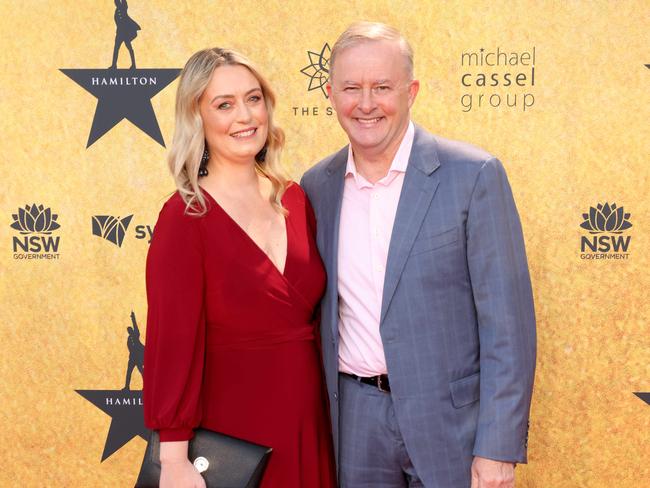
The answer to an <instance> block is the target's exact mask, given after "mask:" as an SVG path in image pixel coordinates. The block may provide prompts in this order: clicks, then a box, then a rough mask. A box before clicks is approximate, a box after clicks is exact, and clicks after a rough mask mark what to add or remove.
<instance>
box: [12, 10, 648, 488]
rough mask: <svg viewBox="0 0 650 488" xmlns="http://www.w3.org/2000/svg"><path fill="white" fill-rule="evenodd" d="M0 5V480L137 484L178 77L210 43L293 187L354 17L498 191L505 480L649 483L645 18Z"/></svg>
mask: <svg viewBox="0 0 650 488" xmlns="http://www.w3.org/2000/svg"><path fill="white" fill-rule="evenodd" d="M4 6H5V7H6V8H5V9H4V15H2V17H1V18H0V26H1V27H0V32H2V34H0V36H1V38H2V54H3V56H2V72H1V73H0V77H1V79H2V89H1V90H2V91H1V92H0V107H1V109H2V114H3V115H2V118H1V120H0V124H1V126H2V130H1V131H0V138H1V140H2V165H1V167H0V168H1V169H0V176H1V178H2V181H4V182H5V188H4V191H2V192H0V273H1V275H2V280H1V285H0V291H1V298H2V307H1V308H0V321H1V324H2V325H1V328H0V344H1V345H2V346H1V347H2V361H1V362H0V371H1V376H0V389H1V390H0V391H1V394H2V396H1V397H0V398H1V407H0V413H1V416H0V422H1V424H0V427H1V429H2V434H3V435H2V437H3V440H2V442H0V446H1V447H0V456H1V458H2V461H3V462H2V465H3V468H2V469H1V470H0V486H21V487H25V486H29V487H41V486H57V487H59V486H66V487H68V486H69V487H77V486H78V487H94V486H97V487H105V486H132V485H133V483H134V481H135V478H136V474H137V472H138V469H139V466H140V463H141V460H142V456H143V452H144V448H145V444H146V443H145V440H144V439H145V438H146V437H147V430H146V429H145V427H144V425H143V415H142V367H143V352H144V348H145V347H146V344H144V342H145V341H144V338H145V327H146V323H145V317H146V297H145V282H144V265H145V258H146V254H147V249H148V246H149V242H150V240H151V236H152V234H153V232H154V225H155V222H156V218H157V215H158V211H159V210H160V207H161V205H162V203H163V202H164V201H165V200H166V199H167V198H168V196H169V195H170V194H171V192H173V191H174V185H173V182H172V179H171V177H170V176H169V174H168V171H167V168H166V162H165V158H166V154H167V148H168V147H169V144H170V142H171V138H172V134H173V110H174V96H175V91H176V87H177V84H178V76H179V72H180V69H181V68H182V66H183V65H184V63H185V61H186V60H187V59H188V58H189V56H190V55H191V54H192V53H194V52H195V51H197V50H198V49H201V48H205V47H213V46H222V47H232V48H235V49H237V50H239V51H241V52H243V53H244V54H246V55H247V56H249V57H250V58H251V59H252V60H253V61H254V62H256V63H257V64H258V65H259V66H260V69H261V71H262V72H263V73H264V74H265V75H266V76H267V77H268V78H269V79H270V81H271V82H272V84H273V86H274V88H275V89H276V90H277V93H278V100H279V101H278V107H277V111H276V114H277V120H278V122H279V124H280V125H281V126H282V127H283V128H284V129H285V131H286V134H287V146H286V151H285V153H284V158H283V160H284V163H285V166H286V169H287V172H288V173H289V174H290V175H291V177H292V178H293V179H295V180H299V179H300V177H301V175H302V173H303V172H304V171H305V170H306V169H308V168H309V167H310V166H311V165H313V164H314V163H315V162H317V161H318V160H320V159H321V158H323V157H325V156H326V155H328V154H330V153H331V152H333V151H335V150H337V149H338V148H339V147H341V146H343V145H344V144H345V143H346V138H345V134H344V133H343V131H342V130H341V129H340V127H339V126H338V123H337V120H336V115H335V114H334V113H333V111H332V108H331V107H330V104H329V101H328V99H327V93H326V91H325V84H326V82H327V80H328V66H329V56H330V48H331V46H332V45H333V43H334V41H335V40H336V38H337V36H338V35H339V33H340V32H341V31H342V30H343V29H344V28H345V27H346V26H347V25H348V24H349V23H351V22H353V21H356V20H362V19H365V20H376V21H381V22H386V23H389V24H391V25H394V26H395V27H397V28H398V29H399V30H401V31H402V32H403V33H404V34H405V36H406V37H407V38H408V39H409V40H410V42H411V43H412V45H413V48H414V51H415V71H416V77H417V78H418V79H419V80H420V82H421V89H420V93H419V95H418V98H417V100H416V103H415V106H414V109H413V120H414V121H416V122H417V123H419V124H420V125H422V126H424V127H425V128H427V129H429V130H430V131H431V132H433V133H436V134H440V135H443V136H445V137H449V138H454V139H460V140H464V141H468V142H471V143H473V144H475V145H477V146H480V147H482V148H485V149H486V150H488V151H489V152H491V153H492V154H494V155H496V156H498V157H499V158H500V159H501V160H502V161H503V162H504V165H505V167H506V170H507V172H508V175H509V178H510V182H511V185H512V187H513V191H514V195H515V198H516V201H517V205H518V207H519V211H520V214H521V218H522V223H523V228H524V233H525V238H526V245H527V250H528V259H529V264H530V270H531V276H532V281H533V288H534V294H535V303H536V311H537V321H538V363H537V374H536V381H535V392H534V397H533V405H532V415H531V426H530V437H529V464H528V465H526V466H521V467H518V468H517V470H516V474H517V486H519V487H528V488H533V487H538V488H561V487H567V488H569V487H571V488H573V487H614V486H615V487H618V488H621V487H630V488H637V487H640V486H646V485H647V483H648V480H650V464H649V463H648V452H649V449H650V443H649V436H648V432H649V428H650V407H649V406H648V402H650V362H649V355H650V354H649V345H650V334H649V331H648V323H649V321H650V305H649V304H648V298H647V295H648V290H649V289H650V275H649V273H648V268H649V266H650V259H649V258H650V242H649V240H650V202H649V200H648V198H647V194H648V191H649V190H650V168H649V167H648V163H649V162H650V161H649V158H648V156H649V154H650V130H649V127H650V125H649V124H648V121H649V120H650V110H649V103H648V101H649V97H648V93H649V91H650V69H649V67H650V49H649V47H650V42H649V41H650V34H649V33H648V18H650V17H649V13H650V12H649V11H650V6H649V5H648V3H647V2H645V1H642V0H639V1H611V2H586V1H584V2H582V1H570V2H569V1H567V2H555V1H542V2H538V1H532V0H531V1H517V2H514V1H489V2H488V1H485V2H478V1H456V2H443V1H424V0H415V1H413V2H410V3H401V2H387V1H368V2H346V1H340V0H330V1H327V2H323V1H318V0H301V1H299V2H298V1H296V2H293V1H289V2H272V1H269V2H260V1H238V2H233V1H224V0H215V1H205V0H203V1H201V0H187V1H184V2H177V1H174V0H166V1H157V2H151V1H144V0H129V1H128V5H127V2H126V1H125V0H115V1H113V0H101V1H100V0H78V1H72V0H58V1H45V0H41V1H38V0H26V1H24V2H19V3H17V4H16V3H12V4H11V5H9V4H8V2H4ZM127 7H128V10H127ZM118 24H120V25H122V26H127V27H128V28H127V29H126V30H125V29H124V28H122V29H121V30H119V31H118V30H117V29H116V25H118ZM125 32H127V33H130V34H131V35H130V36H129V35H125V34H124V33H125ZM133 35H135V37H133ZM306 488H308V487H306ZM441 488H442V487H441ZM444 488H447V487H444ZM454 488H455V487H454Z"/></svg>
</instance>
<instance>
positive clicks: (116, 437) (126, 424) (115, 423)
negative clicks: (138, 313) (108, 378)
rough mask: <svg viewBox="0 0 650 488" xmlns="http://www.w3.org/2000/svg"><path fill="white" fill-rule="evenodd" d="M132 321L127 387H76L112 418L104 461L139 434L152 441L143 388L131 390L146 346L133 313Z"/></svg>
mask: <svg viewBox="0 0 650 488" xmlns="http://www.w3.org/2000/svg"><path fill="white" fill-rule="evenodd" d="M131 324H132V325H133V327H127V331H128V333H129V337H128V339H127V341H126V344H127V347H128V350H129V363H128V366H127V369H126V378H125V384H124V388H122V389H121V390H75V391H76V392H77V393H79V395H81V396H82V397H84V398H85V399H86V400H88V401H89V402H90V403H92V404H93V405H95V406H96V407H97V408H99V409H100V410H101V411H103V412H104V413H105V414H107V415H108V416H110V417H111V425H110V427H109V429H108V435H107V437H106V442H105V443H104V452H103V453H102V462H103V461H104V460H106V459H108V458H109V457H110V456H111V455H112V454H114V453H115V452H116V451H118V450H119V449H121V448H122V447H123V446H124V445H125V444H126V443H127V442H129V441H130V440H131V439H133V438H134V437H135V436H138V435H139V436H140V437H142V439H144V440H145V441H147V440H149V436H150V431H149V430H148V429H147V428H146V427H145V426H144V410H143V408H142V390H131V374H132V373H133V370H134V369H136V368H137V369H138V371H139V372H140V374H142V373H143V370H144V369H143V368H144V345H143V344H142V342H141V341H140V329H139V328H138V324H137V322H136V320H135V313H133V311H132V312H131Z"/></svg>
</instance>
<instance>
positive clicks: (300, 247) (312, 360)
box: [144, 49, 335, 488]
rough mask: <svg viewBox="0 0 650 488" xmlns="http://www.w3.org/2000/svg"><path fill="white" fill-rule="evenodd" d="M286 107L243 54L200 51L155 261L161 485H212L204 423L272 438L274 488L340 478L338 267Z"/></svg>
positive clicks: (184, 84)
mask: <svg viewBox="0 0 650 488" xmlns="http://www.w3.org/2000/svg"><path fill="white" fill-rule="evenodd" d="M274 106H275V98H274V94H273V92H272V91H271V88H270V87H269V85H268V83H267V82H266V80H265V79H264V78H263V77H262V76H261V75H260V73H259V72H258V71H257V70H256V69H255V68H254V67H253V66H252V65H251V64H250V62H249V61H248V60H247V59H246V58H244V57H243V56H242V55H240V54H238V53H236V52H233V51H229V50H225V49H207V50H203V51H200V52H198V53H196V54H194V55H193V56H192V57H191V58H190V60H189V61H188V62H187V64H186V66H185V68H184V69H183V72H182V74H181V78H180V84H179V87H178V93H177V98H176V131H175V134H174V141H173V146H172V148H171V152H170V156H169V165H170V168H171V171H172V173H173V175H174V178H175V180H176V186H177V187H178V192H176V193H175V194H174V195H173V196H172V197H171V198H170V199H169V200H168V201H167V202H166V203H165V205H164V206H163V208H162V210H161V211H160V215H159V217H158V223H157V224H156V228H155V231H154V236H153V239H152V242H151V247H150V249H149V255H148V257H147V300H148V304H149V312H148V316H147V338H146V347H145V368H144V412H145V424H146V425H147V427H149V428H151V429H156V430H158V431H159V433H160V440H161V452H160V458H161V464H162V474H161V484H160V486H161V487H165V486H182V487H185V486H204V485H203V479H202V478H201V476H200V475H199V474H198V472H197V470H196V469H195V468H194V466H193V465H192V464H191V463H190V462H189V460H188V459H187V444H188V443H187V441H188V439H190V438H191V437H192V435H193V430H192V429H193V428H195V427H197V426H199V425H200V426H202V427H204V428H207V429H211V430H214V431H217V432H221V433H224V434H228V435H231V436H233V437H238V438H240V439H244V440H248V441H251V442H255V443H258V444H262V445H265V446H269V447H272V448H273V453H272V454H271V458H270V461H269V464H268V466H267V468H266V472H265V474H264V479H263V482H262V487H263V488H275V487H278V488H292V487H295V488H299V487H300V488H311V487H314V488H318V487H327V488H329V487H332V486H335V476H334V469H333V461H332V459H333V456H332V445H331V434H330V431H329V420H328V418H327V413H326V408H327V404H326V398H325V396H324V394H323V383H322V370H321V366H320V356H319V351H318V346H317V340H316V337H317V334H318V331H317V330H316V321H315V313H314V311H315V308H316V307H317V304H318V302H319V300H320V298H321V295H322V293H323V291H324V286H325V272H324V269H323V266H322V263H321V260H320V257H319V255H318V251H317V248H316V243H315V242H314V225H315V224H314V215H313V212H312V210H311V207H310V205H309V202H308V201H307V199H306V197H305V195H304V193H303V191H302V189H301V188H300V187H299V186H298V185H296V184H293V183H291V182H288V181H287V180H286V179H285V178H283V177H282V176H281V172H280V170H279V153H280V150H281V148H282V146H283V143H284V135H283V132H282V131H281V129H280V128H278V127H277V126H275V125H274V123H273V108H274Z"/></svg>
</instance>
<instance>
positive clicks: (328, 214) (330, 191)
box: [323, 146, 348, 341]
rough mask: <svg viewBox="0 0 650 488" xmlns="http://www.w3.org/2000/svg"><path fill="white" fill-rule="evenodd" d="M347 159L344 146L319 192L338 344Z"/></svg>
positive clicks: (332, 162)
mask: <svg viewBox="0 0 650 488" xmlns="http://www.w3.org/2000/svg"><path fill="white" fill-rule="evenodd" d="M347 160H348V146H346V147H344V148H343V149H341V150H340V151H339V152H338V153H337V154H336V155H335V156H334V158H333V159H332V161H331V162H330V164H329V165H328V166H327V168H326V170H325V180H324V187H325V188H324V189H323V193H324V194H325V201H324V209H325V210H324V212H325V219H324V222H325V229H323V236H324V242H323V249H324V250H325V255H324V256H323V260H324V262H325V267H326V268H327V277H328V279H327V288H328V290H327V291H328V295H329V296H330V297H331V300H330V301H329V304H328V306H329V312H330V317H331V321H330V322H331V323H330V326H331V328H332V337H334V339H335V340H336V341H338V336H339V334H338V317H339V313H338V254H339V252H338V248H339V223H340V222H341V203H342V201H343V183H344V177H345V167H346V163H347Z"/></svg>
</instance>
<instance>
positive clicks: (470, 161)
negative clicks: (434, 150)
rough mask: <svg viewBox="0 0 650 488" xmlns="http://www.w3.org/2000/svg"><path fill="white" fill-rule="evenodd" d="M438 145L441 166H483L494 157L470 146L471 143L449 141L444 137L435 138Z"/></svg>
mask: <svg viewBox="0 0 650 488" xmlns="http://www.w3.org/2000/svg"><path fill="white" fill-rule="evenodd" d="M433 137H434V138H435V140H436V143H437V145H438V158H439V159H440V163H441V164H445V163H446V164H455V165H458V164H466V165H470V166H476V165H478V166H482V165H483V164H484V163H485V162H486V161H489V160H490V159H494V156H493V155H492V154H490V153H489V152H488V151H486V150H485V149H481V148H480V147H478V146H475V145H473V144H470V143H469V142H464V141H457V140H454V139H447V138H445V137H442V136H433Z"/></svg>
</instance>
